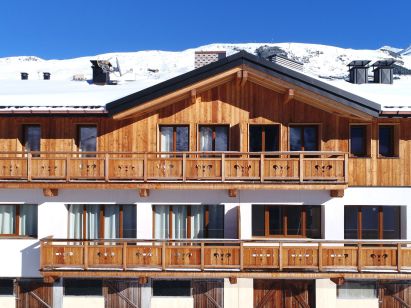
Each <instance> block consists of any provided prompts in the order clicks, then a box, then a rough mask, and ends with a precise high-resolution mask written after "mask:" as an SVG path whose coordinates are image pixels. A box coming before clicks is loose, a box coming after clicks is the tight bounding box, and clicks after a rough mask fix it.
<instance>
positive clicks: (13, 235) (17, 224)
mask: <svg viewBox="0 0 411 308" xmlns="http://www.w3.org/2000/svg"><path fill="white" fill-rule="evenodd" d="M2 205H6V206H14V207H15V215H14V220H15V225H14V230H15V231H14V233H11V234H0V238H22V239H36V238H38V232H39V229H38V219H39V216H38V215H39V214H38V204H31V203H30V204H27V203H14V204H5V203H2V204H0V206H2ZM22 205H28V206H35V207H37V217H36V218H37V230H36V235H35V236H30V235H20V234H19V233H20V231H19V230H20V219H21V216H20V212H21V211H20V206H22Z"/></svg>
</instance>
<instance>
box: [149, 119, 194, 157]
mask: <svg viewBox="0 0 411 308" xmlns="http://www.w3.org/2000/svg"><path fill="white" fill-rule="evenodd" d="M162 127H172V128H173V150H172V152H185V151H177V127H187V129H188V134H187V138H188V140H187V143H188V149H187V151H190V139H191V138H190V125H189V124H184V123H183V124H159V125H158V128H157V131H158V143H157V144H158V147H157V148H158V151H159V152H162V149H161V128H162ZM162 153H163V152H162ZM164 153H167V152H164Z"/></svg>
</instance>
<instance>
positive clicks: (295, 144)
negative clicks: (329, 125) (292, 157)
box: [290, 125, 318, 151]
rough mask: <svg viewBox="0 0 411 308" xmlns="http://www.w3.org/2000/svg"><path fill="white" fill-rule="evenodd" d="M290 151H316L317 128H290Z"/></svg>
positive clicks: (310, 126)
mask: <svg viewBox="0 0 411 308" xmlns="http://www.w3.org/2000/svg"><path fill="white" fill-rule="evenodd" d="M290 151H318V127H317V126H315V125H308V126H304V125H298V126H290Z"/></svg>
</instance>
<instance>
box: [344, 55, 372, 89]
mask: <svg viewBox="0 0 411 308" xmlns="http://www.w3.org/2000/svg"><path fill="white" fill-rule="evenodd" d="M370 62H371V61H369V60H354V61H351V62H350V63H349V64H348V71H349V72H350V78H349V81H350V82H351V83H355V84H363V83H368V68H369V67H370V66H369V65H368V64H370Z"/></svg>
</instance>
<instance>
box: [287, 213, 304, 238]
mask: <svg viewBox="0 0 411 308" xmlns="http://www.w3.org/2000/svg"><path fill="white" fill-rule="evenodd" d="M301 210H302V208H301V207H299V206H288V207H287V235H302V230H301Z"/></svg>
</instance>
